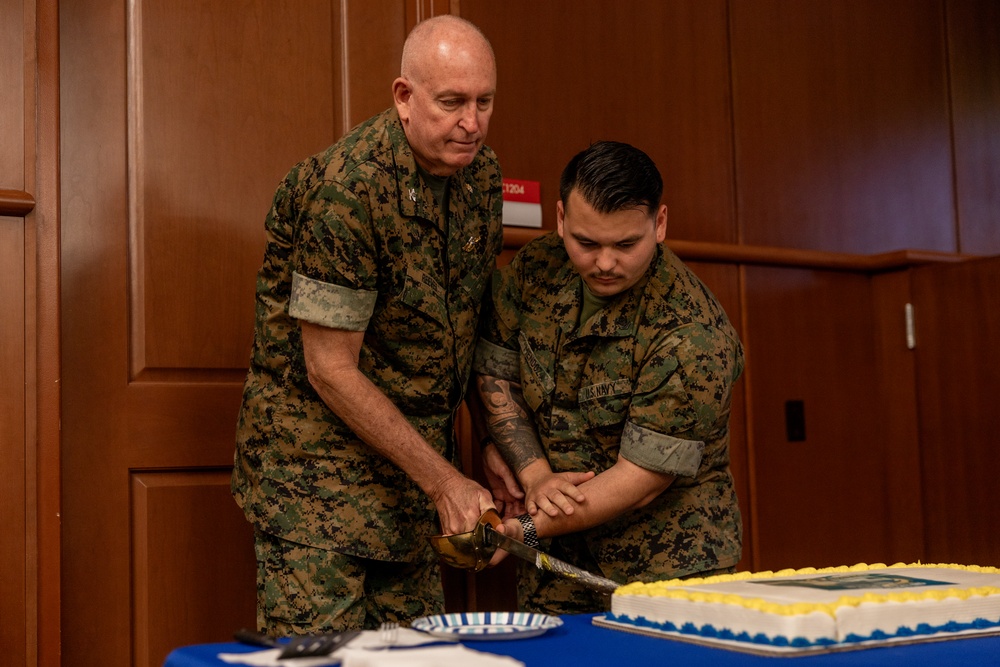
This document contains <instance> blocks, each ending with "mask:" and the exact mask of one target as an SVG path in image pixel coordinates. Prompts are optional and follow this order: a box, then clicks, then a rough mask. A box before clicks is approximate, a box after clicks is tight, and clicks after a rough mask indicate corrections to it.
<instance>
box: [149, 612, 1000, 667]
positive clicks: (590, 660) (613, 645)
mask: <svg viewBox="0 0 1000 667" xmlns="http://www.w3.org/2000/svg"><path fill="white" fill-rule="evenodd" d="M562 619H563V625H562V626H561V627H559V628H556V629H554V630H550V631H549V632H547V633H545V634H544V635H541V636H538V637H530V638H527V639H514V640H501V641H478V640H477V641H466V642H463V643H465V645H466V646H468V647H469V648H473V649H476V650H479V651H487V652H489V653H497V654H500V655H509V656H512V657H514V658H517V659H518V660H520V661H521V662H523V663H524V664H525V665H526V666H527V667H581V666H586V665H628V666H629V667H647V666H649V667H651V666H653V665H657V666H661V665H677V666H682V665H701V664H707V665H718V666H719V667H730V666H739V667H743V666H746V665H751V666H756V667H763V666H765V665H766V666H767V667H776V665H787V667H817V666H819V667H834V666H837V667H840V666H845V665H866V666H876V667H877V666H878V665H885V666H886V667H889V666H891V667H899V666H900V665H905V666H906V667H922V666H925V665H926V666H927V667H930V666H933V667H942V666H945V667H946V666H948V665H1000V636H992V637H979V638H963V639H952V640H946V641H940V642H926V643H922V644H911V645H908V646H889V647H880V648H869V649H862V650H857V651H842V652H837V653H826V654H823V655H808V656H798V657H787V656H786V657H771V656H759V655H752V654H747V653H740V652H736V651H728V650H725V649H719V648H709V647H706V646H699V645H695V644H688V643H684V642H679V641H674V640H670V639H661V638H659V637H648V636H643V635H636V634H631V633H628V632H623V631H620V630H611V629H608V628H601V627H596V626H594V625H593V624H592V622H591V621H592V619H593V616H591V615H581V616H564V617H562ZM255 650H260V649H258V648H254V647H250V646H243V645H241V644H235V643H227V644H201V645H198V646H186V647H183V648H179V649H176V650H175V651H173V652H172V653H171V654H170V655H169V656H167V660H166V663H165V665H164V667H225V666H226V663H224V662H222V661H221V660H219V659H218V658H217V657H216V656H217V655H218V654H219V653H239V652H241V651H255Z"/></svg>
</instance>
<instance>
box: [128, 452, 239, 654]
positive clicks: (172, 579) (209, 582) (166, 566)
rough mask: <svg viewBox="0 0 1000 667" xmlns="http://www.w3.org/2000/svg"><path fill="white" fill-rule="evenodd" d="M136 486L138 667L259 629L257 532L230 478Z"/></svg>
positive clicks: (149, 478) (163, 476)
mask: <svg viewBox="0 0 1000 667" xmlns="http://www.w3.org/2000/svg"><path fill="white" fill-rule="evenodd" d="M131 484H132V516H131V530H132V552H133V561H132V581H133V584H132V588H133V600H134V602H133V604H134V611H133V614H134V623H135V628H136V633H135V640H134V647H133V652H134V663H133V664H136V665H150V667H158V666H159V665H162V664H163V660H164V658H166V657H167V653H169V652H170V651H171V650H172V649H174V648H176V647H177V646H180V645H182V644H190V643H193V642H196V643H204V642H213V641H220V639H221V640H223V641H225V640H227V639H228V638H229V637H230V636H231V635H232V633H233V632H234V631H235V630H236V629H238V628H254V627H255V624H256V618H255V613H254V607H255V604H256V580H257V572H256V567H255V564H254V561H253V559H252V558H247V557H246V555H247V553H252V552H253V531H252V529H251V528H250V524H248V523H247V522H246V519H245V518H244V517H243V513H242V512H241V511H240V510H239V508H237V507H236V504H235V503H233V499H232V495H231V494H230V491H229V471H228V470H223V471H200V472H185V471H170V472H135V473H133V474H132V482H131ZM192 554H201V555H208V554H210V555H211V557H201V558H192Z"/></svg>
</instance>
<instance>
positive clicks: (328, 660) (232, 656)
mask: <svg viewBox="0 0 1000 667" xmlns="http://www.w3.org/2000/svg"><path fill="white" fill-rule="evenodd" d="M343 650H345V649H340V650H338V651H334V652H333V653H332V654H331V655H323V656H315V657H312V658H286V659H285V660H278V656H279V655H280V654H281V649H280V648H269V649H267V650H264V651H251V652H250V653H220V654H219V660H222V661H223V662H228V663H230V664H240V665H253V666H254V667H326V666H327V665H339V664H340V657H339V653H340V651H343Z"/></svg>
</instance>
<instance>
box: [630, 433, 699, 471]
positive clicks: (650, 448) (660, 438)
mask: <svg viewBox="0 0 1000 667" xmlns="http://www.w3.org/2000/svg"><path fill="white" fill-rule="evenodd" d="M704 449H705V443H704V442H702V441H700V440H681V439H680V438H675V437H673V436H670V435H664V434H663V433H657V432H656V431H650V430H649V429H648V428H643V427H641V426H636V425H635V424H633V423H632V422H625V430H624V431H623V432H622V440H621V450H620V454H621V455H622V456H624V457H625V458H626V459H627V460H628V461H630V462H632V463H634V464H636V465H637V466H640V467H642V468H646V469H647V470H653V471H655V472H662V473H667V474H670V475H676V476H678V477H694V476H695V475H696V474H697V473H698V466H700V465H701V455H702V452H703V451H704Z"/></svg>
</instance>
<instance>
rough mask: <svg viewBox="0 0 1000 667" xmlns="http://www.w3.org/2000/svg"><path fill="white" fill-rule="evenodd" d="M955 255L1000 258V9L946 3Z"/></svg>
mask: <svg viewBox="0 0 1000 667" xmlns="http://www.w3.org/2000/svg"><path fill="white" fill-rule="evenodd" d="M945 8H946V14H947V23H946V24H947V28H948V52H949V54H950V60H949V64H950V68H949V73H950V75H951V95H952V124H953V126H954V142H955V148H954V151H955V196H956V199H957V206H958V216H959V222H960V226H959V234H960V237H959V249H960V250H961V251H962V252H965V253H971V254H980V255H996V254H1000V3H997V2H994V1H992V0H947V2H946V3H945Z"/></svg>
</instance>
